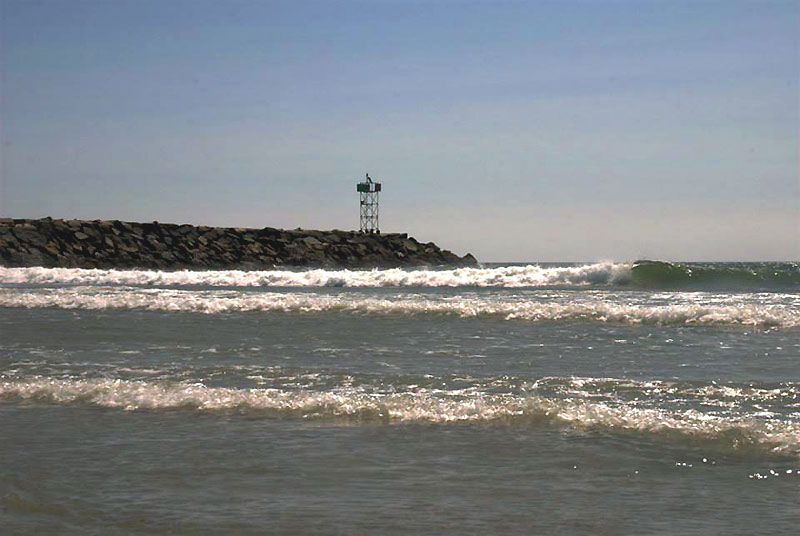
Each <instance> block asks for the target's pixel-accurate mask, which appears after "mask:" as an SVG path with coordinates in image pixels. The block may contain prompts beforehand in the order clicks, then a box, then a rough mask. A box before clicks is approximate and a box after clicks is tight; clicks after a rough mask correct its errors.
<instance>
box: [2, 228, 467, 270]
mask: <svg viewBox="0 0 800 536" xmlns="http://www.w3.org/2000/svg"><path fill="white" fill-rule="evenodd" d="M477 264H478V263H477V261H476V260H475V258H474V257H473V256H472V255H470V254H467V255H465V256H464V257H459V256H458V255H456V254H454V253H452V252H450V251H447V250H443V249H440V248H439V247H438V246H437V245H436V244H434V243H433V242H428V243H421V242H418V241H417V240H415V239H414V238H411V237H409V236H407V235H406V234H405V233H392V234H364V233H359V232H355V231H339V230H333V231H313V230H306V229H296V230H293V231H289V230H284V229H273V228H270V227H265V228H263V229H243V228H239V227H233V228H232V227H205V226H194V225H177V224H171V223H159V222H155V221H154V222H152V223H133V222H124V221H116V220H112V221H108V220H91V221H88V220H58V219H52V218H44V219H38V220H31V219H11V218H0V265H3V266H7V267H25V266H44V267H63V268H144V269H159V270H180V269H194V270H204V269H241V270H269V269H272V268H278V267H302V268H305V267H325V268H391V267H402V266H408V267H410V266H442V265H445V266H474V265H477Z"/></svg>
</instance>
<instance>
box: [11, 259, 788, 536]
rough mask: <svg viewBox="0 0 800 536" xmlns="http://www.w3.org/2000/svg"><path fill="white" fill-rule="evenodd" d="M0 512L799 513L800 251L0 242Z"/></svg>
mask: <svg viewBox="0 0 800 536" xmlns="http://www.w3.org/2000/svg"><path fill="white" fill-rule="evenodd" d="M0 330H1V331H0V520H2V521H0V532H1V533H4V534H82V535H89V534H98V535H100V534H102V535H113V534H119V535H140V534H141V535H146V534H547V535H551V534H564V535H574V534H681V535H689V534H698V535H700V534H702V535H707V534H726V535H729V534H748V535H749V534H757V533H770V534H796V532H797V527H798V526H800V265H798V264H797V263H728V264H723V263H692V264H668V263H658V262H642V263H638V264H635V265H634V264H631V263H613V262H606V263H587V264H573V265H566V264H529V265H527V264H523V265H485V266H483V267H481V268H462V269H455V270H452V269H423V268H420V269H415V270H401V269H390V270H363V271H348V270H321V269H319V270H275V271H263V272H242V271H213V272H188V271H179V272H159V271H136V270H130V271H114V270H81V269H66V268H62V269H57V268H52V269H49V268H0Z"/></svg>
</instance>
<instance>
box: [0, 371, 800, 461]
mask: <svg viewBox="0 0 800 536" xmlns="http://www.w3.org/2000/svg"><path fill="white" fill-rule="evenodd" d="M0 398H2V399H6V400H10V399H15V398H18V399H26V400H36V401H39V402H44V403H51V404H75V403H84V404H90V405H95V406H102V407H109V408H121V409H124V410H128V411H134V410H141V409H146V410H175V409H190V410H196V411H220V410H239V411H266V412H270V413H273V414H276V415H277V416H279V417H280V416H282V417H288V418H292V417H294V418H303V419H308V418H337V417H347V418H357V419H366V420H380V421H384V422H388V423H394V422H417V421H425V422H435V423H448V422H461V421H474V422H491V421H497V420H509V419H510V420H512V421H519V420H521V421H522V422H543V423H555V424H562V425H563V424H566V425H570V426H574V427H580V428H602V429H613V430H617V431H628V432H638V433H645V434H657V435H668V436H669V435H673V436H679V437H684V438H692V439H699V440H706V441H708V440H710V441H718V442H721V443H722V446H723V447H724V448H726V449H732V450H747V449H753V448H755V449H761V450H766V451H768V452H771V453H776V454H781V455H788V456H795V457H800V425H798V424H797V423H792V422H789V421H782V420H776V419H763V418H762V419H757V418H755V417H753V416H739V417H737V416H719V415H711V414H706V413H702V412H700V411H696V410H684V411H669V410H665V409H659V408H642V407H639V406H637V405H635V404H624V403H611V402H607V401H605V402H590V401H586V400H580V399H574V398H566V399H560V398H547V397H543V396H537V395H528V396H520V395H512V394H488V393H485V392H483V391H481V390H476V389H462V390H459V391H432V390H428V389H416V390H409V391H405V392H401V393H379V392H374V391H366V390H363V389H359V388H356V387H341V388H337V389H332V390H329V391H308V390H287V389H233V388H211V387H206V386H204V385H202V384H189V383H176V382H151V381H127V380H119V379H87V380H73V379H52V378H43V377H34V378H28V379H25V380H21V379H17V380H2V381H0Z"/></svg>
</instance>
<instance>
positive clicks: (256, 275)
mask: <svg viewBox="0 0 800 536" xmlns="http://www.w3.org/2000/svg"><path fill="white" fill-rule="evenodd" d="M630 277H631V265H630V264H615V263H611V262H606V263H597V264H589V265H584V266H571V267H542V266H535V265H529V266H503V267H497V268H458V269H454V270H404V269H400V268H393V269H387V270H323V269H319V270H307V271H290V270H270V271H241V270H215V271H189V270H182V271H175V272H166V271H158V270H97V269H95V270H86V269H81V268H39V267H37V268H3V267H0V282H3V283H11V284H37V285H52V284H60V285H127V286H205V287H209V286H210V287H215V286H225V287H331V286H332V287H464V286H473V287H508V288H518V287H537V286H555V285H592V284H596V285H602V284H615V283H625V282H627V281H629V280H630Z"/></svg>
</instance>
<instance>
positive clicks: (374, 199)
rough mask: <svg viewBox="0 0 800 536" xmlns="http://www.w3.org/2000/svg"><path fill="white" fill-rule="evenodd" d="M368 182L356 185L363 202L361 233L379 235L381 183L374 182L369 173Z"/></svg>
mask: <svg viewBox="0 0 800 536" xmlns="http://www.w3.org/2000/svg"><path fill="white" fill-rule="evenodd" d="M366 177H367V178H366V180H364V181H363V182H359V183H358V184H356V191H357V192H358V195H359V198H360V202H361V232H362V233H378V234H380V232H381V231H380V229H379V228H378V194H380V192H381V183H379V182H373V181H372V179H371V178H370V177H369V173H367V176H366Z"/></svg>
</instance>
